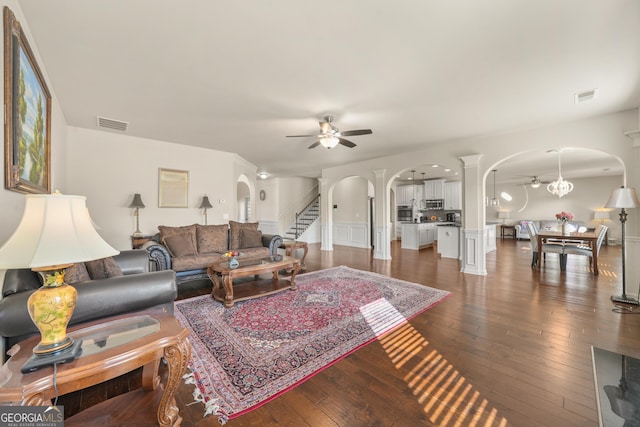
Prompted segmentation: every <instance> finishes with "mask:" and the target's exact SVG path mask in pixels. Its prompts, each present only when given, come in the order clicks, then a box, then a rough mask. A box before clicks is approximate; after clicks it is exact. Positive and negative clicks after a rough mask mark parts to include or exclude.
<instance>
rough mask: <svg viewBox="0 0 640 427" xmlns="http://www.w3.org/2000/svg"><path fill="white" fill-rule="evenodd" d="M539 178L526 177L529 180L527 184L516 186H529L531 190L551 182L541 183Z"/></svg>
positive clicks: (537, 176) (538, 176) (536, 176)
mask: <svg viewBox="0 0 640 427" xmlns="http://www.w3.org/2000/svg"><path fill="white" fill-rule="evenodd" d="M540 176H541V175H528V176H527V177H528V178H531V181H529V182H528V183H524V184H518V185H530V186H531V188H538V187H540V185H542V184H549V183H550V182H551V181H541V180H540Z"/></svg>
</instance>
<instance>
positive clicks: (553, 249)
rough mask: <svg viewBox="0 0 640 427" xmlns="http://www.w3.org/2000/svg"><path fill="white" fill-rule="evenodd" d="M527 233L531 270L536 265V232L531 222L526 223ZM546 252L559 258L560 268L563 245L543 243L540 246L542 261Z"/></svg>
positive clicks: (559, 243)
mask: <svg viewBox="0 0 640 427" xmlns="http://www.w3.org/2000/svg"><path fill="white" fill-rule="evenodd" d="M527 231H528V233H529V247H530V248H531V252H532V258H531V268H533V267H535V266H536V265H538V230H537V228H536V225H535V224H534V223H533V222H528V223H527ZM547 252H549V253H555V254H558V256H559V257H560V267H562V265H563V257H564V251H563V245H562V243H561V242H558V243H543V244H542V257H543V260H544V261H546V258H547Z"/></svg>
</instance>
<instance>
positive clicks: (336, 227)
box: [332, 177, 369, 248]
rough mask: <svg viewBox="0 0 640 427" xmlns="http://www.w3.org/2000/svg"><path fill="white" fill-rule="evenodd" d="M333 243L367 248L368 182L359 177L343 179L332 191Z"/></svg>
mask: <svg viewBox="0 0 640 427" xmlns="http://www.w3.org/2000/svg"><path fill="white" fill-rule="evenodd" d="M333 205H337V208H333V209H332V213H333V238H334V243H335V244H337V245H344V246H355V247H361V248H366V247H368V246H369V226H368V224H369V182H368V181H367V180H366V179H364V178H360V177H350V178H345V179H343V180H342V181H340V182H339V183H337V184H336V186H335V188H334V189H333Z"/></svg>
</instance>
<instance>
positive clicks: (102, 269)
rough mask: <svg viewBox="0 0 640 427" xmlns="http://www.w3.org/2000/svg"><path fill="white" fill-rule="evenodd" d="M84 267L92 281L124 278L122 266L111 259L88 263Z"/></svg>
mask: <svg viewBox="0 0 640 427" xmlns="http://www.w3.org/2000/svg"><path fill="white" fill-rule="evenodd" d="M84 265H85V267H86V268H87V272H88V273H89V277H91V279H92V280H96V279H108V278H109V277H120V276H123V274H122V270H120V266H119V265H118V263H116V261H115V260H114V259H113V258H111V257H108V258H102V259H97V260H95V261H87V262H85V263H84Z"/></svg>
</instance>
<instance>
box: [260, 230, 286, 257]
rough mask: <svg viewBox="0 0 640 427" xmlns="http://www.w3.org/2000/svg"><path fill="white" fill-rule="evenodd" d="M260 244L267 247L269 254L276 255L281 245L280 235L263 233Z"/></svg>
mask: <svg viewBox="0 0 640 427" xmlns="http://www.w3.org/2000/svg"><path fill="white" fill-rule="evenodd" d="M262 246H264V247H265V248H269V255H278V248H279V247H280V246H282V236H280V235H278V234H263V235H262Z"/></svg>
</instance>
